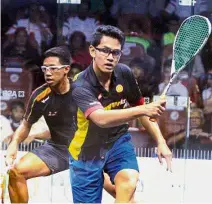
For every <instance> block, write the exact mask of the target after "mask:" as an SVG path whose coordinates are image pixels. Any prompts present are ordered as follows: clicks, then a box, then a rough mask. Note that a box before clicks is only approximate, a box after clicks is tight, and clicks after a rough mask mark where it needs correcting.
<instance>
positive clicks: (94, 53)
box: [89, 45, 96, 58]
mask: <svg viewBox="0 0 212 204" xmlns="http://www.w3.org/2000/svg"><path fill="white" fill-rule="evenodd" d="M89 52H90V55H91V57H92V58H95V56H96V49H95V48H94V46H93V45H90V46H89Z"/></svg>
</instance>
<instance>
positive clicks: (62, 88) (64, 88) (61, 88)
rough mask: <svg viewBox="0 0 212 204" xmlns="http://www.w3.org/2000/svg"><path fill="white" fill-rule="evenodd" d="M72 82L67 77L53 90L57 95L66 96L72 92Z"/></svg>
mask: <svg viewBox="0 0 212 204" xmlns="http://www.w3.org/2000/svg"><path fill="white" fill-rule="evenodd" d="M70 86H71V85H70V81H69V79H68V78H67V77H66V78H64V80H62V81H61V83H59V84H58V85H57V86H55V87H53V88H52V89H53V90H54V91H55V92H56V93H57V94H65V93H67V92H68V91H69V90H70Z"/></svg>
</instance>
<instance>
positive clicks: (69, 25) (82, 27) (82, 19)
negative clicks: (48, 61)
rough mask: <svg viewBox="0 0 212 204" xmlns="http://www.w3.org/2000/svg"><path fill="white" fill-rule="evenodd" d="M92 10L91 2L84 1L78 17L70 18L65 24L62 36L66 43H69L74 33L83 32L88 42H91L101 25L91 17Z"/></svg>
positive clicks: (80, 6)
mask: <svg viewBox="0 0 212 204" xmlns="http://www.w3.org/2000/svg"><path fill="white" fill-rule="evenodd" d="M89 10H90V1H88V0H82V2H81V4H80V5H79V12H78V13H77V14H76V16H70V17H68V19H67V20H66V22H64V23H63V28H62V35H63V36H64V38H65V41H68V40H69V38H70V36H71V34H72V33H73V32H74V31H81V32H83V33H84V34H85V36H86V41H87V42H89V41H90V40H91V36H92V34H93V32H94V30H95V29H96V27H97V26H98V25H99V22H98V21H97V20H96V19H95V18H94V17H90V16H89Z"/></svg>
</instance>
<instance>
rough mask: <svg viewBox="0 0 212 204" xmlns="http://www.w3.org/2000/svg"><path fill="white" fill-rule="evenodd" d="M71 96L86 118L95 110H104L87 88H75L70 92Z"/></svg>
mask: <svg viewBox="0 0 212 204" xmlns="http://www.w3.org/2000/svg"><path fill="white" fill-rule="evenodd" d="M72 96H73V99H74V101H75V102H76V104H77V106H78V107H79V109H80V110H81V111H82V112H83V113H84V115H85V117H86V118H87V117H88V116H89V115H90V114H91V113H92V112H93V111H95V110H97V109H104V108H103V106H102V104H101V103H100V102H99V101H98V99H97V98H96V96H95V95H94V93H93V92H92V91H91V90H89V89H88V88H84V87H76V88H75V89H74V90H73V91H72Z"/></svg>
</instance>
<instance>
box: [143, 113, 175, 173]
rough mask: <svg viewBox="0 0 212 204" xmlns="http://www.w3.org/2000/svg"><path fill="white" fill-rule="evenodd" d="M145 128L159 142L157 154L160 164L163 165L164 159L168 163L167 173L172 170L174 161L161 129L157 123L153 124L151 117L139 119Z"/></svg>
mask: <svg viewBox="0 0 212 204" xmlns="http://www.w3.org/2000/svg"><path fill="white" fill-rule="evenodd" d="M139 119H140V121H141V123H142V125H143V127H144V128H145V129H146V130H147V132H148V133H149V134H150V135H151V136H152V137H153V138H154V139H155V141H156V142H157V147H158V148H157V154H158V159H159V161H160V163H162V157H164V158H165V160H166V163H167V171H168V170H169V171H172V170H171V160H172V152H171V150H170V149H169V147H168V146H167V144H166V140H165V139H164V137H163V135H162V133H161V131H160V128H159V126H158V123H157V122H152V121H150V120H149V117H146V116H142V117H140V118H139Z"/></svg>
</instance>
